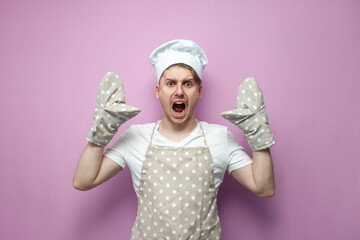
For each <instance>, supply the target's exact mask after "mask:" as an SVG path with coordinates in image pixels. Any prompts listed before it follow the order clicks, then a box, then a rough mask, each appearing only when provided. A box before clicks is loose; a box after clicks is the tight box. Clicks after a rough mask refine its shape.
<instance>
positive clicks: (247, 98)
mask: <svg viewBox="0 0 360 240" xmlns="http://www.w3.org/2000/svg"><path fill="white" fill-rule="evenodd" d="M222 116H223V117H224V118H225V119H227V120H229V121H230V122H232V123H234V124H235V125H236V126H238V127H239V128H240V129H241V130H243V132H244V134H245V137H246V139H247V140H248V142H249V145H250V148H251V149H252V151H253V163H252V164H249V165H247V166H245V167H243V168H240V169H237V170H234V171H232V172H231V176H233V177H234V178H235V179H236V180H237V181H238V182H239V183H240V184H242V185H243V186H245V187H246V188H248V189H249V190H250V191H251V192H253V193H255V194H256V195H258V196H260V197H271V196H273V195H274V193H275V183H274V169H273V164H272V159H271V153H270V150H269V148H270V147H271V146H272V145H274V144H275V141H274V139H273V135H272V133H271V132H270V129H269V122H268V117H267V113H266V111H265V103H264V97H263V94H262V92H261V90H260V87H259V85H258V84H257V82H256V81H255V79H253V78H247V79H246V80H245V81H244V82H242V83H241V85H240V87H239V91H238V96H237V103H236V109H233V110H230V111H226V112H224V113H222Z"/></svg>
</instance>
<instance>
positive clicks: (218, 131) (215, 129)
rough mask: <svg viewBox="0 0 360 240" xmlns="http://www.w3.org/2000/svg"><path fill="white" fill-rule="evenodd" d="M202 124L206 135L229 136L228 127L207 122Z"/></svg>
mask: <svg viewBox="0 0 360 240" xmlns="http://www.w3.org/2000/svg"><path fill="white" fill-rule="evenodd" d="M200 124H201V127H202V128H203V130H204V132H205V134H206V135H209V134H210V135H218V136H222V135H223V136H224V137H226V136H227V132H228V128H227V127H226V126H223V125H219V124H212V123H207V122H200Z"/></svg>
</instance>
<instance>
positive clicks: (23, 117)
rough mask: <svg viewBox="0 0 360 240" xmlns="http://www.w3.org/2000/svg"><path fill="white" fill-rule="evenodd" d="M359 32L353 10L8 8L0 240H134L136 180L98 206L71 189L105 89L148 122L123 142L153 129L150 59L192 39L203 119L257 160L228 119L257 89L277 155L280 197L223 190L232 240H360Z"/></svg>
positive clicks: (120, 184)
mask: <svg viewBox="0 0 360 240" xmlns="http://www.w3.org/2000/svg"><path fill="white" fill-rule="evenodd" d="M359 23H360V2H359V1H355V0H354V1H350V0H347V1H340V0H334V1H310V0H307V1H280V0H278V1H235V0H233V1H228V0H227V1H215V0H206V1H205V0H196V1H180V2H179V1H178V2H176V1H165V0H156V1H139V0H135V1H115V0H114V1H111V0H104V1H94V0H91V1H89V0H87V1H85V0H78V1H56V3H55V1H45V0H43V1H41V0H32V1H25V0H23V1H14V0H2V1H1V2H0V28H1V41H0V71H1V83H0V86H1V88H0V91H1V94H0V107H1V108H0V109H1V119H0V121H1V122H0V123H1V126H2V130H1V134H0V141H1V151H0V159H1V166H0V189H1V192H0V234H1V235H0V238H1V239H6V240H19V239H28V240H32V239H37V240H38V239H51V240H63V239H69V240H73V239H75V240H77V239H80V240H81V239H87V240H92V239H94V240H95V239H107V240H110V239H128V238H129V234H130V230H131V226H132V224H133V221H134V219H135V214H136V198H135V194H134V192H133V189H132V184H131V179H130V175H129V172H128V170H125V171H123V172H122V173H121V174H119V175H117V176H116V177H115V178H113V179H111V180H110V181H108V182H107V183H105V184H104V185H102V186H100V187H98V188H97V189H94V190H91V191H89V192H79V191H76V190H74V189H73V187H72V176H73V173H74V170H75V166H76V163H77V160H78V157H79V155H80V153H81V151H82V150H83V148H84V146H85V144H86V140H85V137H86V135H87V132H88V130H89V128H90V126H91V121H92V114H93V109H94V106H95V97H96V91H97V87H98V84H99V83H100V81H101V78H102V76H103V75H104V74H105V73H106V72H107V71H114V72H117V73H118V74H119V75H120V76H121V77H122V78H123V80H124V84H125V88H126V94H127V95H126V96H127V102H128V103H129V104H131V105H134V106H138V107H140V108H142V109H143V111H142V113H141V114H140V115H138V117H136V118H134V119H132V120H131V121H130V122H128V123H127V124H125V125H124V126H122V127H121V131H123V130H124V129H126V128H127V127H128V126H129V125H130V124H134V123H146V122H152V121H155V120H157V119H158V118H160V117H161V109H160V105H159V104H158V102H157V99H156V98H155V95H154V90H153V89H154V86H155V71H154V70H153V69H152V67H151V65H150V64H149V63H148V55H149V54H150V52H151V50H152V49H153V48H154V47H156V46H158V45H159V44H161V43H163V42H165V41H168V40H171V39H174V38H188V39H193V40H194V41H195V42H197V43H198V44H199V45H201V46H202V47H203V49H204V50H205V51H206V53H207V55H208V58H209V65H208V66H207V68H206V69H205V73H204V78H205V80H204V96H203V98H202V99H201V101H200V103H199V107H198V113H197V117H198V118H199V119H200V120H206V121H208V122H211V123H218V124H224V125H227V126H229V128H230V129H231V130H232V132H233V133H234V134H235V135H236V136H237V138H238V139H239V141H240V142H241V144H243V145H244V146H245V147H246V150H247V151H248V152H249V148H248V146H247V143H246V142H245V141H244V139H243V137H242V136H243V135H242V132H241V131H240V130H239V129H237V128H236V127H234V126H232V125H231V124H230V123H228V122H226V121H225V120H223V119H222V118H221V117H220V113H221V112H222V111H224V110H228V109H231V108H233V107H234V105H235V99H236V93H237V88H238V86H239V84H240V82H241V81H242V80H243V79H244V78H245V77H248V76H253V77H255V78H256V79H257V80H258V82H259V83H260V85H261V87H262V90H263V92H264V95H265V100H266V105H267V109H268V114H269V120H270V124H271V129H272V130H273V133H274V135H275V139H276V141H277V145H276V146H274V147H273V148H272V153H273V158H274V165H275V170H276V184H277V192H276V195H275V197H273V198H271V199H260V198H257V197H255V196H253V195H251V194H250V193H248V192H247V191H246V190H245V189H244V188H242V187H241V186H240V185H238V184H236V183H235V181H234V180H233V179H232V178H230V177H229V176H227V177H226V178H225V183H224V184H223V185H222V186H221V188H220V193H219V208H220V217H221V221H222V227H223V239H225V240H237V239H247V240H263V239H268V240H275V239H276V240H279V239H280V240H283V239H284V240H288V239H292V240H297V239H299V240H303V239H310V240H312V239H328V240H333V239H360V230H359V227H360V207H359V198H360V188H359V185H360V174H359V170H360V161H359V159H358V157H357V155H355V154H358V151H359V147H360V145H359V135H360V127H359V119H360V107H359V102H360V95H359V90H360V81H359V75H360V44H359V43H360V28H359ZM355 156H356V158H355Z"/></svg>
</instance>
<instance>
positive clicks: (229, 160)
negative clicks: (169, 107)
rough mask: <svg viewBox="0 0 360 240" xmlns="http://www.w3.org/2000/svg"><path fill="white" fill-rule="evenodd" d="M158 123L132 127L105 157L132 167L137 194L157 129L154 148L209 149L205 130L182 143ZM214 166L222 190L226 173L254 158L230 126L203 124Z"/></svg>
mask: <svg viewBox="0 0 360 240" xmlns="http://www.w3.org/2000/svg"><path fill="white" fill-rule="evenodd" d="M157 124H159V122H157V123H148V124H143V125H132V126H131V127H130V128H129V129H128V130H127V131H125V132H124V133H123V134H121V135H120V137H119V138H118V139H117V140H116V141H115V142H114V144H113V145H112V146H111V147H110V148H108V149H106V150H105V153H104V154H105V156H107V157H108V158H110V159H112V160H113V161H114V162H116V163H117V164H119V165H120V166H121V167H123V168H124V167H125V166H126V165H127V166H128V167H129V169H130V171H131V175H132V180H133V185H134V189H135V192H136V194H137V195H138V194H139V186H140V178H141V168H142V164H143V162H144V160H145V153H146V150H147V148H148V146H149V144H150V138H151V134H152V132H153V130H154V127H155V126H156V127H155V131H154V135H153V145H154V146H166V147H198V146H205V143H204V138H203V135H202V131H201V128H200V126H199V124H198V126H197V127H196V128H195V129H194V131H193V132H192V133H191V134H190V135H189V136H187V137H186V138H185V139H183V140H182V141H180V142H174V141H171V140H169V139H167V138H165V137H163V136H162V135H161V134H160V133H159V132H158V125H157ZM200 124H201V126H202V128H203V130H204V133H205V137H206V141H207V144H208V146H209V149H210V153H211V156H212V159H213V163H214V183H215V188H216V189H218V187H219V186H220V184H221V183H222V181H223V178H224V174H225V171H226V170H228V172H229V173H230V172H231V171H233V170H235V169H238V168H241V167H244V166H246V165H248V164H250V163H252V159H251V158H250V157H249V156H248V155H247V154H246V153H245V152H244V150H243V147H241V146H240V145H239V143H238V142H237V140H236V139H235V138H234V136H233V135H232V134H231V133H230V132H229V130H228V129H227V127H225V126H221V125H216V124H208V123H206V122H200Z"/></svg>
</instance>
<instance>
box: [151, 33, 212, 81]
mask: <svg viewBox="0 0 360 240" xmlns="http://www.w3.org/2000/svg"><path fill="white" fill-rule="evenodd" d="M149 60H150V63H151V65H153V66H154V67H155V71H156V75H157V81H158V82H159V80H160V77H161V75H162V74H163V72H164V71H165V69H167V68H168V67H170V66H171V65H174V64H177V63H183V64H186V65H188V66H190V67H191V68H192V69H194V71H195V72H196V73H197V75H198V76H199V78H200V79H202V72H203V70H204V68H205V66H206V64H207V63H208V60H207V57H206V55H205V52H204V51H203V50H202V49H201V47H200V46H199V45H197V44H196V43H194V42H193V41H191V40H178V39H177V40H172V41H170V42H167V43H164V44H162V45H161V46H160V47H158V48H156V49H155V50H154V51H152V53H151V54H150V57H149Z"/></svg>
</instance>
